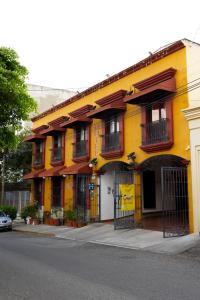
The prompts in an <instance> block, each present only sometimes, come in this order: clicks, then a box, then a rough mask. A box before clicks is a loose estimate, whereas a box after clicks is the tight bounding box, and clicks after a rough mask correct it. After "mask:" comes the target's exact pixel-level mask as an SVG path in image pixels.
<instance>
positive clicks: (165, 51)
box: [31, 40, 186, 122]
mask: <svg viewBox="0 0 200 300" xmlns="http://www.w3.org/2000/svg"><path fill="white" fill-rule="evenodd" d="M185 47H186V46H185V43H184V42H183V40H179V41H176V42H174V43H172V44H170V45H168V46H167V47H165V48H163V49H162V50H160V51H158V52H156V53H153V54H152V55H149V56H148V57H146V58H145V59H143V60H141V61H139V62H138V63H136V64H134V65H132V66H130V67H128V68H126V69H124V70H122V71H120V72H119V73H117V74H115V75H113V76H111V77H109V78H107V79H105V80H103V81H101V82H99V83H97V84H95V85H93V86H92V87H90V88H88V89H86V90H84V91H83V92H81V93H79V94H76V95H74V96H72V97H71V98H69V99H67V100H65V101H64V102H62V103H59V104H57V105H55V106H54V107H52V108H50V109H48V110H46V111H44V112H43V113H41V114H39V115H38V116H35V117H33V118H32V119H31V121H33V122H34V121H37V120H39V119H42V118H44V117H45V116H47V115H48V114H51V113H53V112H55V111H57V110H58V109H60V108H63V107H65V106H67V105H69V104H71V103H73V102H75V101H77V100H79V99H81V98H83V97H85V96H87V95H89V94H92V93H93V92H95V91H97V90H98V89H101V88H104V87H105V86H107V85H109V84H111V83H113V82H115V81H117V80H119V79H121V78H123V77H125V76H127V75H130V74H132V73H134V72H136V71H138V70H140V69H142V68H144V67H146V66H148V65H150V64H152V63H154V62H156V61H158V60H160V59H162V58H164V57H166V56H168V55H170V54H172V53H174V52H176V51H178V50H180V49H182V48H185Z"/></svg>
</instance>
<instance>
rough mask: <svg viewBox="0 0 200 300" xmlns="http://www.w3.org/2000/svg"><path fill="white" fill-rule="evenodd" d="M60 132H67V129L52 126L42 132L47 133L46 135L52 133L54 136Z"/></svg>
mask: <svg viewBox="0 0 200 300" xmlns="http://www.w3.org/2000/svg"><path fill="white" fill-rule="evenodd" d="M59 132H65V129H64V128H60V127H53V126H50V127H49V128H48V129H45V130H43V131H41V134H42V135H45V136H50V135H51V136H52V135H55V134H57V133H59Z"/></svg>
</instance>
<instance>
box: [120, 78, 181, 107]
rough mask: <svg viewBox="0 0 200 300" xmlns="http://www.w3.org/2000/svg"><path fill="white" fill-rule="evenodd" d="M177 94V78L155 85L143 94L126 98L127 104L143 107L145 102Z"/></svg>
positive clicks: (139, 93) (142, 92)
mask: <svg viewBox="0 0 200 300" xmlns="http://www.w3.org/2000/svg"><path fill="white" fill-rule="evenodd" d="M175 92H176V81H175V78H171V79H168V80H166V81H163V82H161V83H158V84H155V85H153V86H151V87H149V88H147V89H145V90H142V91H141V92H138V93H135V94H133V95H130V96H126V97H125V98H124V102H125V103H129V104H138V105H142V104H143V103H144V102H152V101H155V100H159V99H162V98H163V97H165V96H167V95H169V94H171V93H175Z"/></svg>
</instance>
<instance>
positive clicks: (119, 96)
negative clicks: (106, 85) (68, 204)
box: [95, 90, 127, 106]
mask: <svg viewBox="0 0 200 300" xmlns="http://www.w3.org/2000/svg"><path fill="white" fill-rule="evenodd" d="M126 93H127V91H126V90H119V91H117V92H115V93H112V94H110V95H108V96H106V97H103V98H101V99H99V100H97V101H95V103H96V104H98V105H100V106H105V105H107V104H110V103H112V102H115V101H122V99H123V98H124V96H125V95H126Z"/></svg>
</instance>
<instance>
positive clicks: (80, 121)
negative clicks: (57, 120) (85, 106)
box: [60, 117, 92, 128]
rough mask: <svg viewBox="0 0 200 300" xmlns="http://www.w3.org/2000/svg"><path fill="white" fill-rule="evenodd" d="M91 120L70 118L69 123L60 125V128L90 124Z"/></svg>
mask: <svg viewBox="0 0 200 300" xmlns="http://www.w3.org/2000/svg"><path fill="white" fill-rule="evenodd" d="M90 123H92V120H91V119H89V118H85V117H82V118H81V117H80V118H71V119H70V120H69V121H67V122H64V123H62V124H60V127H64V128H74V127H77V126H81V124H82V125H83V124H90Z"/></svg>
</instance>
